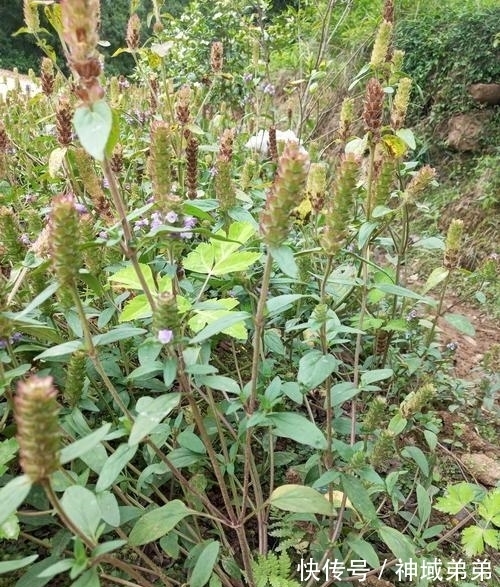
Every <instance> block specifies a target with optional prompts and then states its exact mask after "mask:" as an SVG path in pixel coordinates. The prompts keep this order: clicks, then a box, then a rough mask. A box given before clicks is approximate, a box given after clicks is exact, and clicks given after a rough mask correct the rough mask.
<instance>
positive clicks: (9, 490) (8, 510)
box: [0, 475, 32, 526]
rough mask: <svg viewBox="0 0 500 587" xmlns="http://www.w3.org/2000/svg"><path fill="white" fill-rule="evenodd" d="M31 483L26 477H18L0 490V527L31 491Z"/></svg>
mask: <svg viewBox="0 0 500 587" xmlns="http://www.w3.org/2000/svg"><path fill="white" fill-rule="evenodd" d="M31 485H32V483H31V481H30V478H29V477H28V476H27V475H20V476H19V477H15V478H14V479H11V480H10V481H9V482H8V483H7V485H4V487H2V489H0V504H2V507H1V508H0V526H1V525H2V524H3V523H4V522H5V520H7V519H8V518H10V516H11V514H13V513H14V512H15V511H16V510H17V508H18V507H19V506H20V505H21V504H22V503H23V501H24V499H25V498H26V496H27V495H28V493H29V492H30V489H31Z"/></svg>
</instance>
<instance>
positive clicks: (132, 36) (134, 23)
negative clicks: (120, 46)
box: [126, 13, 141, 51]
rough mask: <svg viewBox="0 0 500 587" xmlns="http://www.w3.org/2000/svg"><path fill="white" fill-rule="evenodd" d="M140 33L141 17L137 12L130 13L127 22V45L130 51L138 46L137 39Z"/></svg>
mask: <svg viewBox="0 0 500 587" xmlns="http://www.w3.org/2000/svg"><path fill="white" fill-rule="evenodd" d="M140 34H141V19H140V18H139V16H138V15H137V14H135V13H134V14H132V16H131V17H130V18H129V19H128V24H127V36H126V41H127V47H128V48H129V49H130V51H136V50H137V49H138V47H139V40H140Z"/></svg>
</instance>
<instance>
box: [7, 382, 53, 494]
mask: <svg viewBox="0 0 500 587" xmlns="http://www.w3.org/2000/svg"><path fill="white" fill-rule="evenodd" d="M56 395H57V390H56V389H55V387H54V386H53V384H52V377H37V376H35V375H33V376H32V377H30V378H29V379H28V380H26V381H23V382H19V384H18V386H17V394H16V397H15V400H14V413H15V418H16V424H17V441H18V443H19V454H20V461H21V468H22V470H23V472H24V473H25V474H26V475H27V476H28V477H29V478H30V479H31V481H32V482H33V483H40V482H43V481H45V480H46V479H48V478H49V477H50V475H52V473H54V472H55V471H57V469H58V468H59V447H60V434H59V422H58V419H57V415H58V412H59V406H58V404H57V401H56Z"/></svg>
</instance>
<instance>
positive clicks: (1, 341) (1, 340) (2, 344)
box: [0, 338, 7, 349]
mask: <svg viewBox="0 0 500 587" xmlns="http://www.w3.org/2000/svg"><path fill="white" fill-rule="evenodd" d="M6 346H7V341H6V340H5V339H4V338H0V349H4V348H5V347H6Z"/></svg>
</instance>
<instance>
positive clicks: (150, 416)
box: [128, 393, 181, 446]
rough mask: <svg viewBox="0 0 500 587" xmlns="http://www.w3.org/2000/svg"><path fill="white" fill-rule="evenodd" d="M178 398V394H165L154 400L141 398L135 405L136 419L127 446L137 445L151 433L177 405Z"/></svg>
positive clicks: (145, 397) (146, 397)
mask: <svg viewBox="0 0 500 587" xmlns="http://www.w3.org/2000/svg"><path fill="white" fill-rule="evenodd" d="M180 398H181V396H180V393H166V394H164V395H161V396H160V397H157V398H155V399H153V398H151V397H148V396H143V397H141V398H140V399H139V401H138V402H137V405H136V410H137V418H136V419H135V422H134V425H133V426H132V430H131V432H130V437H129V439H128V443H129V445H130V446H132V445H134V444H138V443H139V442H140V441H141V440H142V439H143V438H144V437H145V436H147V435H148V434H149V433H150V432H152V431H153V430H154V429H155V428H156V426H158V424H159V423H160V422H161V421H162V420H163V418H165V416H167V415H168V414H169V413H170V412H171V411H172V410H173V409H174V408H175V407H176V406H177V405H178V403H179V401H180Z"/></svg>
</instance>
